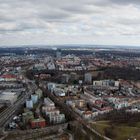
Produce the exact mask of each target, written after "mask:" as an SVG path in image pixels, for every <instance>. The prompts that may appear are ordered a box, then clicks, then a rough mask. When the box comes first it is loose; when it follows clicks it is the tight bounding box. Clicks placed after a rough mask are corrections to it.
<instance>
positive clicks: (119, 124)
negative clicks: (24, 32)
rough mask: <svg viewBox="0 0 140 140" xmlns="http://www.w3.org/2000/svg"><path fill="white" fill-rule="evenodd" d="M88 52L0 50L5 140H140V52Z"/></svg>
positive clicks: (0, 118)
mask: <svg viewBox="0 0 140 140" xmlns="http://www.w3.org/2000/svg"><path fill="white" fill-rule="evenodd" d="M86 48H87V49H86V50H85V49H83V48H81V47H77V46H76V47H71V49H70V48H69V49H67V46H66V47H63V48H61V49H60V48H59V47H58V48H56V49H53V48H52V49H50V48H49V47H48V48H47V49H45V48H34V47H33V48H31V47H26V48H25V47H24V48H18V49H15V48H9V49H4V48H2V49H0V52H1V53H0V58H1V59H0V64H1V73H0V93H1V94H0V126H1V128H0V132H1V138H2V139H4V140H9V139H10V140H15V139H17V140H18V139H25V140H29V139H37V140H46V139H50V140H51V139H54V140H55V139H56V140H63V139H64V140H75V139H76V140H82V139H85V140H87V139H89V140H90V139H93V140H94V139H95V140H100V139H101V140H102V139H105V140H111V139H116V140H118V139H120V140H121V139H139V138H140V135H139V134H140V133H139V132H140V128H139V121H140V82H139V79H140V77H139V76H140V57H139V56H140V50H139V49H133V50H130V49H121V50H117V49H116V48H115V47H114V48H112V49H109V50H108V49H105V48H104V49H102V48H98V47H96V46H93V47H86ZM120 129H121V131H120ZM123 133H124V134H123Z"/></svg>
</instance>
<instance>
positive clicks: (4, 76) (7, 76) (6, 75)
mask: <svg viewBox="0 0 140 140" xmlns="http://www.w3.org/2000/svg"><path fill="white" fill-rule="evenodd" d="M1 78H7V79H11V78H17V77H16V76H15V75H12V74H5V75H2V76H1Z"/></svg>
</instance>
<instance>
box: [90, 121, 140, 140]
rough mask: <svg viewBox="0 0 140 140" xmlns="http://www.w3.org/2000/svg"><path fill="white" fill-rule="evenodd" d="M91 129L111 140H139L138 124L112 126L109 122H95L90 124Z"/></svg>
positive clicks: (139, 126) (139, 125) (139, 128)
mask: <svg viewBox="0 0 140 140" xmlns="http://www.w3.org/2000/svg"><path fill="white" fill-rule="evenodd" d="M91 125H92V127H93V128H95V129H96V130H97V131H99V132H100V133H101V134H103V135H106V136H108V137H110V138H112V139H113V140H128V139H130V138H132V139H133V140H134V139H136V140H140V122H139V123H135V124H131V123H130V124H129V123H128V124H114V123H111V122H109V121H97V122H94V123H91Z"/></svg>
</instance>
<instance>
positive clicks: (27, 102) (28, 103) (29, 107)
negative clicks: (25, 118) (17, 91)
mask: <svg viewBox="0 0 140 140" xmlns="http://www.w3.org/2000/svg"><path fill="white" fill-rule="evenodd" d="M26 108H28V109H32V108H33V101H32V100H26Z"/></svg>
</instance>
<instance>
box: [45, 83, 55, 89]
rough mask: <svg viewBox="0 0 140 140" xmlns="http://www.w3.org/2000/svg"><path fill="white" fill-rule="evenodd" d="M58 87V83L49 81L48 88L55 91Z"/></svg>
mask: <svg viewBox="0 0 140 140" xmlns="http://www.w3.org/2000/svg"><path fill="white" fill-rule="evenodd" d="M55 87H56V84H55V83H48V84H47V88H48V90H49V91H53V89H54V88H55Z"/></svg>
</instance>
